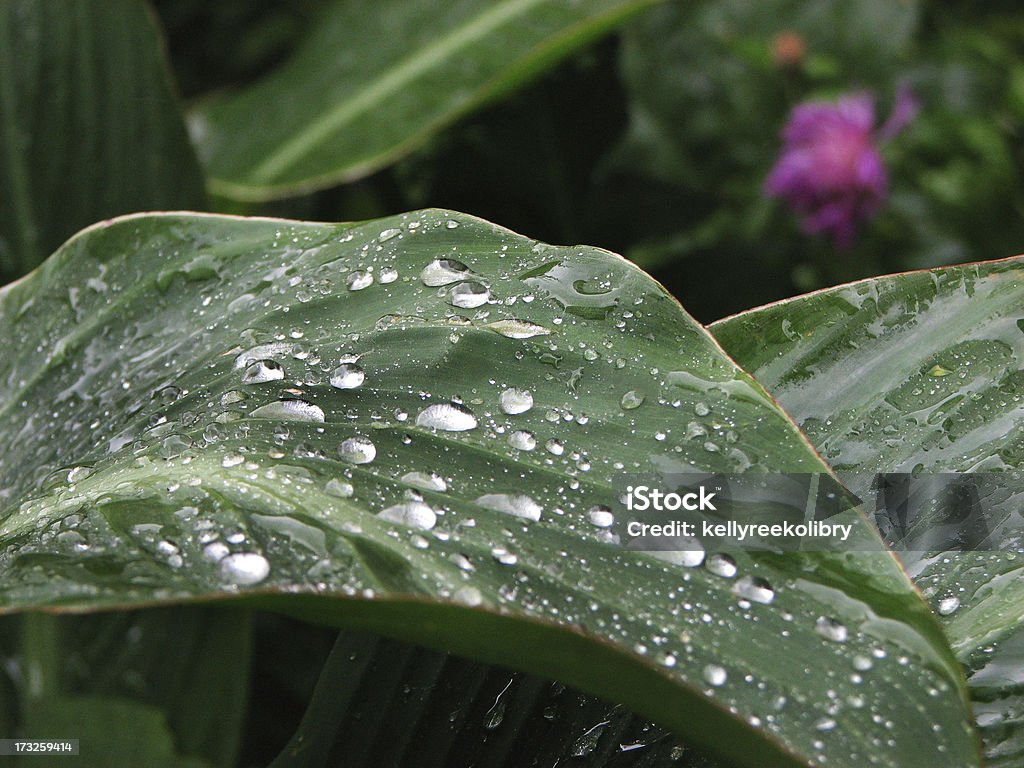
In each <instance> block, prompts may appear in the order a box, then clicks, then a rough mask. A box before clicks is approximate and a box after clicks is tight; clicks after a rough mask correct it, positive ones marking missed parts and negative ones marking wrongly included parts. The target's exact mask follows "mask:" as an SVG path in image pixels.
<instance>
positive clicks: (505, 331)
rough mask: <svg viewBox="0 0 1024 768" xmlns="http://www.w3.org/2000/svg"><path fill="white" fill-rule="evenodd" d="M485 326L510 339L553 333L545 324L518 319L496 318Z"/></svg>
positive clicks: (529, 337)
mask: <svg viewBox="0 0 1024 768" xmlns="http://www.w3.org/2000/svg"><path fill="white" fill-rule="evenodd" d="M484 327H486V328H490V329H491V330H492V331H494V332H495V333H500V334H501V335H502V336H506V337H508V338H510V339H531V338H533V337H534V336H547V335H548V334H550V333H551V331H550V330H548V329H547V328H545V327H544V326H543V325H537V324H536V323H530V322H527V321H526V320H516V319H508V320H495V321H494V322H493V323H488V324H487V325H486V326H484Z"/></svg>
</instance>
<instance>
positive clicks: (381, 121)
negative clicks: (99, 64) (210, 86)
mask: <svg viewBox="0 0 1024 768" xmlns="http://www.w3.org/2000/svg"><path fill="white" fill-rule="evenodd" d="M654 2H657V0H597V1H595V2H589V3H583V4H575V5H574V4H571V3H565V2H558V1H557V0H502V2H498V3H493V2H485V1H482V0H459V1H458V2H450V3H445V4H444V6H443V7H441V8H439V7H438V6H437V4H436V3H431V2H427V1H426V0H414V1H412V2H410V1H409V0H383V1H382V2H377V3H375V4H374V5H373V6H372V7H371V6H367V5H363V4H359V3H355V2H350V1H349V0H337V2H334V3H332V4H330V5H329V6H328V7H327V8H325V9H324V11H323V14H322V16H321V17H320V19H319V20H318V22H317V23H316V25H315V26H314V31H313V34H312V35H311V36H310V38H309V39H308V40H307V41H306V42H305V43H304V44H303V45H302V46H301V48H300V49H299V50H298V51H297V52H296V53H295V55H294V56H293V57H292V58H291V59H290V60H289V61H288V62H287V64H285V65H284V66H283V67H281V68H280V69H278V70H276V71H275V72H274V73H273V74H271V75H269V76H268V77H266V78H265V79H263V80H262V81H260V82H259V83H257V84H255V85H253V86H251V87H248V88H246V89H244V90H243V91H241V92H239V93H238V94H236V95H234V96H230V97H227V98H225V99H213V100H211V101H209V102H208V103H204V104H203V105H201V106H200V108H199V112H198V113H197V115H196V116H195V119H194V126H193V127H194V135H195V138H196V140H197V142H198V144H199V148H200V153H201V156H202V157H203V159H204V161H205V163H206V165H207V168H208V170H209V173H210V175H211V177H212V179H211V188H212V189H213V190H214V191H216V192H217V193H218V194H222V195H225V196H228V197H233V198H238V199H242V200H265V199H270V198H274V197H284V196H287V195H289V194H295V193H296V192H299V191H308V190H311V189H317V188H322V187H326V186H331V185H333V184H337V183H339V182H343V181H351V180H353V179H357V178H359V177H361V176H365V175H367V174H369V173H371V172H372V171H374V170H377V169H379V168H381V167H382V166H384V165H387V164H388V163H390V162H392V161H393V160H394V159H396V158H397V157H399V156H401V155H403V154H405V153H407V152H408V151H410V150H411V149H412V148H413V147H415V146H417V145H419V144H421V143H423V142H424V141H425V140H426V138H427V137H429V136H430V135H431V134H432V133H434V132H436V131H437V130H439V129H440V128H442V127H444V126H446V125H448V124H450V123H451V122H453V121H454V120H456V119H457V118H458V117H460V116H461V115H463V114H465V113H466V112H468V111H470V110H472V109H474V108H476V107H477V106H479V105H480V104H482V103H483V102H486V101H488V100H491V99H493V98H495V97H496V96H498V95H500V94H503V93H505V92H506V91H508V90H510V89H511V88H513V87H515V86H517V85H518V84H520V83H522V82H523V81H525V80H526V79H528V78H530V77H532V76H535V75H536V74H538V73H539V72H541V71H543V70H544V69H545V68H547V67H548V66H549V65H550V64H552V63H553V62H555V61H557V60H558V59H560V58H562V57H564V56H565V55H567V54H568V53H570V52H571V51H574V50H576V49H577V48H579V47H580V46H582V45H584V44H586V43H588V42H590V41H592V40H593V39H594V38H596V37H598V36H600V35H601V34H604V33H606V32H607V31H609V30H610V29H612V28H614V27H615V26H616V25H617V24H618V23H620V22H621V21H622V20H624V19H626V18H627V17H629V16H631V15H632V14H634V13H636V12H638V11H639V10H641V9H644V8H646V7H648V6H650V5H652V4H653V3H654ZM254 116H258V122H257V123H256V124H254Z"/></svg>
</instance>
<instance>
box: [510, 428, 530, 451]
mask: <svg viewBox="0 0 1024 768" xmlns="http://www.w3.org/2000/svg"><path fill="white" fill-rule="evenodd" d="M508 444H509V445H511V446H512V447H513V448H515V449H516V450H517V451H532V450H533V449H534V448H536V447H537V438H536V437H534V436H533V433H532V432H527V431H526V430H522V429H519V430H516V431H515V432H512V433H511V434H510V435H509V436H508Z"/></svg>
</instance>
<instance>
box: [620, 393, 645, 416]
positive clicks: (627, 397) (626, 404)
mask: <svg viewBox="0 0 1024 768" xmlns="http://www.w3.org/2000/svg"><path fill="white" fill-rule="evenodd" d="M645 399H646V398H645V397H644V395H643V393H641V392H637V391H636V390H635V389H631V390H629V391H628V392H627V393H626V394H624V395H623V396H622V399H621V400H620V401H619V404H620V405H621V406H622V407H623V408H624V409H626V410H627V411H632V410H633V409H635V408H639V407H640V406H641V405H643V404H644V400H645Z"/></svg>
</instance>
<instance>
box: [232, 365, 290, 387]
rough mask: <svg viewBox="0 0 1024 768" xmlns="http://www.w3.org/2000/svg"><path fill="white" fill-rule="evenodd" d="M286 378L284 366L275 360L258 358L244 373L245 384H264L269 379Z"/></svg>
mask: <svg viewBox="0 0 1024 768" xmlns="http://www.w3.org/2000/svg"><path fill="white" fill-rule="evenodd" d="M283 378H284V368H282V367H281V364H280V363H278V362H275V361H274V360H257V361H256V362H255V363H253V364H252V365H250V366H249V367H248V368H246V369H245V373H243V374H242V383H243V384H263V383H264V382H267V381H280V380H281V379H283Z"/></svg>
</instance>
